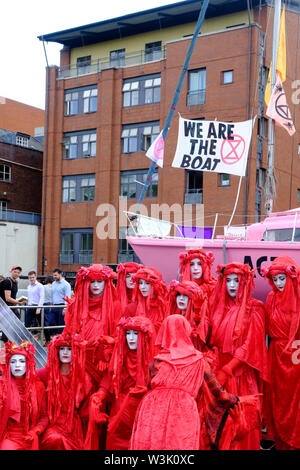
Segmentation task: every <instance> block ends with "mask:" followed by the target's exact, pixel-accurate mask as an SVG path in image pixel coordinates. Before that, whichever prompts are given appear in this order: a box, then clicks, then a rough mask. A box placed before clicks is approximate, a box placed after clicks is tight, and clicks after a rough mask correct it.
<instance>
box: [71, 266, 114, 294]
mask: <svg viewBox="0 0 300 470" xmlns="http://www.w3.org/2000/svg"><path fill="white" fill-rule="evenodd" d="M116 277H117V274H116V273H115V272H114V271H113V269H111V268H110V267H109V266H106V265H102V264H93V265H92V266H90V267H89V268H85V267H82V268H80V269H79V271H78V273H77V276H76V286H77V284H78V281H106V280H107V279H114V278H116ZM76 286H75V290H76Z"/></svg>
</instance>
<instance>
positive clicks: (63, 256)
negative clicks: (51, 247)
mask: <svg viewBox="0 0 300 470" xmlns="http://www.w3.org/2000/svg"><path fill="white" fill-rule="evenodd" d="M59 263H60V264H73V263H74V251H71V250H70V251H61V252H60V253H59Z"/></svg>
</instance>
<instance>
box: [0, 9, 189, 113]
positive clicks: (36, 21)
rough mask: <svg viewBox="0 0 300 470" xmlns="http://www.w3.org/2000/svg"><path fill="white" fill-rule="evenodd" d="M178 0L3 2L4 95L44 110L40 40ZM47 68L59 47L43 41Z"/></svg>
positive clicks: (0, 77)
mask: <svg viewBox="0 0 300 470" xmlns="http://www.w3.org/2000/svg"><path fill="white" fill-rule="evenodd" d="M178 1H180V0H177V1H176V0H143V1H142V2H141V1H140V0H128V1H127V2H126V1H124V0H117V1H116V2H112V1H111V2H110V1H106V0H98V2H97V1H96V0H84V1H82V0H50V1H45V0H44V1H41V0H4V1H3V4H2V5H1V20H2V21H1V27H0V44H1V46H0V63H1V65H2V66H1V74H0V97H4V98H9V99H12V100H15V101H20V102H21V103H25V104H28V105H31V106H35V107H37V108H42V109H45V78H46V57H45V53H44V48H43V43H42V41H40V40H39V39H37V36H40V35H42V34H48V33H54V32H57V31H61V30H64V29H69V28H75V27H77V26H82V25H85V24H89V23H96V22H98V21H103V20H107V19H110V18H116V17H118V16H123V15H127V14H130V13H136V12H138V11H141V10H148V9H151V8H156V7H159V6H162V5H168V4H172V3H178ZM45 48H46V54H47V58H48V63H49V65H59V51H60V49H61V48H62V45H61V44H56V43H50V42H49V43H45Z"/></svg>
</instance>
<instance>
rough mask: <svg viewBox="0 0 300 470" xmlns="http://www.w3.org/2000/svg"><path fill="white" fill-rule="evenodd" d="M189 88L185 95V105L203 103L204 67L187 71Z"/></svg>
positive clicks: (204, 87)
mask: <svg viewBox="0 0 300 470" xmlns="http://www.w3.org/2000/svg"><path fill="white" fill-rule="evenodd" d="M188 80H189V82H188V83H189V85H188V86H189V89H188V95H187V105H188V106H193V105H199V104H204V103H205V90H206V68H202V69H198V70H191V71H190V72H189V78H188Z"/></svg>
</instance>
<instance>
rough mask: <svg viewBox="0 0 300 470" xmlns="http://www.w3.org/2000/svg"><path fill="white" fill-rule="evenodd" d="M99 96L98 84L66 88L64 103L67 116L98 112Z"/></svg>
mask: <svg viewBox="0 0 300 470" xmlns="http://www.w3.org/2000/svg"><path fill="white" fill-rule="evenodd" d="M97 97H98V89H97V85H93V86H91V87H82V88H75V89H73V90H66V91H65V103H64V114H65V116H73V115H75V114H85V113H94V112H96V111H97Z"/></svg>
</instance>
